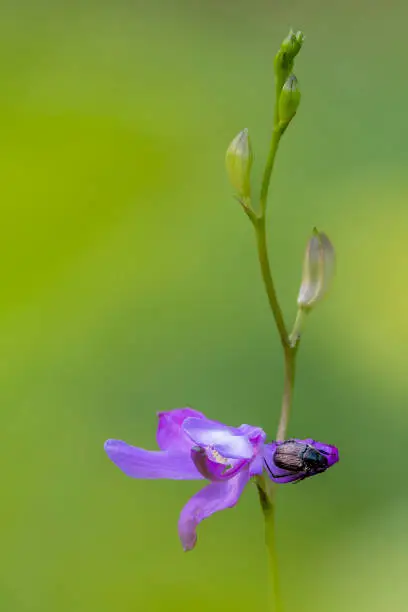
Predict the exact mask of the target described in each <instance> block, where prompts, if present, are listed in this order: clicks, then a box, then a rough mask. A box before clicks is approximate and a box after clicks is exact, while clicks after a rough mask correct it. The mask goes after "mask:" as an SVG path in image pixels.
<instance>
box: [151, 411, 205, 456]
mask: <svg viewBox="0 0 408 612" xmlns="http://www.w3.org/2000/svg"><path fill="white" fill-rule="evenodd" d="M157 416H158V418H159V425H158V428H157V436H156V437H157V444H158V445H159V448H161V450H186V451H189V450H190V449H191V446H192V444H191V440H190V438H189V437H188V436H187V435H186V434H185V432H184V430H183V429H182V425H183V422H184V421H185V419H187V418H188V417H195V418H196V419H205V416H204V415H203V414H202V413H201V412H198V411H197V410H193V409H192V408H177V409H176V410H170V411H169V412H159V413H158V415H157Z"/></svg>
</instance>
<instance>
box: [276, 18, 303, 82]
mask: <svg viewBox="0 0 408 612" xmlns="http://www.w3.org/2000/svg"><path fill="white" fill-rule="evenodd" d="M304 40H305V37H304V34H303V32H300V31H298V32H296V33H295V32H293V30H291V31H290V32H289V34H288V35H287V37H286V38H285V40H284V41H283V42H282V44H281V47H280V49H279V51H278V53H277V54H276V56H275V62H274V65H275V76H276V80H277V83H278V86H279V87H280V88H281V87H282V86H283V84H284V83H285V81H286V79H287V78H288V76H289V75H290V73H291V72H292V70H293V64H294V59H295V57H296V56H297V54H298V53H299V51H300V49H301V48H302V45H303V41H304Z"/></svg>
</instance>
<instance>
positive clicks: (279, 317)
mask: <svg viewBox="0 0 408 612" xmlns="http://www.w3.org/2000/svg"><path fill="white" fill-rule="evenodd" d="M280 89H281V86H280V85H277V89H276V108H275V121H274V129H273V132H272V140H271V146H270V150H269V155H268V159H267V161H266V165H265V170H264V174H263V179H262V186H261V195H260V214H259V216H258V215H256V213H255V212H254V211H252V209H251V214H248V216H249V218H250V219H251V221H252V224H253V226H254V228H255V233H256V241H257V247H258V258H259V263H260V267H261V273H262V279H263V282H264V285H265V289H266V294H267V296H268V301H269V305H270V307H271V310H272V313H273V317H274V319H275V323H276V327H277V329H278V332H279V337H280V341H281V344H282V347H283V352H284V357H285V375H284V388H283V398H282V410H281V416H280V421H279V426H278V432H277V436H276V439H277V440H284V439H285V437H286V432H287V427H288V422H289V417H290V412H291V406H292V395H293V386H294V382H295V359H296V353H297V346H296V347H292V346H291V344H290V339H289V336H288V332H287V329H286V325H285V321H284V318H283V314H282V309H281V307H280V304H279V302H278V298H277V295H276V290H275V285H274V282H273V278H272V273H271V266H270V263H269V256H268V247H267V241H266V207H267V200H268V192H269V184H270V181H271V176H272V171H273V167H274V164H275V158H276V153H277V151H278V147H279V143H280V139H281V137H282V135H283V133H284V131H285V130H284V129H281V128H280V127H279V115H278V100H279V94H280ZM268 485H269V486H268ZM257 486H258V493H259V499H260V502H261V506H262V511H263V514H264V519H265V541H266V547H267V550H268V557H269V567H270V572H271V579H272V586H273V593H274V612H283V604H282V599H281V594H280V582H279V570H278V558H277V553H276V536H275V491H274V487H273V486H271V485H270V484H269V480H265V478H264V477H263V476H259V477H258V482H257Z"/></svg>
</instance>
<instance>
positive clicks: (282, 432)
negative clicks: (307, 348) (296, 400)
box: [276, 346, 296, 440]
mask: <svg viewBox="0 0 408 612" xmlns="http://www.w3.org/2000/svg"><path fill="white" fill-rule="evenodd" d="M295 365H296V349H295V348H292V347H291V346H288V347H287V348H286V350H285V374H284V382H283V397H282V408H281V415H280V419H279V425H278V431H277V433H276V440H285V438H286V434H287V430H288V424H289V418H290V412H291V408H292V396H293V387H294V384H295Z"/></svg>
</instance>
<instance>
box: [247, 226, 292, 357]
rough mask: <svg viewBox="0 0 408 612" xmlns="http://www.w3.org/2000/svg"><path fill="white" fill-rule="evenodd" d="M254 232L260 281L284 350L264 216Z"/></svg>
mask: <svg viewBox="0 0 408 612" xmlns="http://www.w3.org/2000/svg"><path fill="white" fill-rule="evenodd" d="M254 227H255V232H256V242H257V246H258V258H259V263H260V266H261V273H262V279H263V282H264V285H265V289H266V294H267V296H268V301H269V305H270V307H271V310H272V313H273V316H274V319H275V323H276V327H277V328H278V332H279V336H280V340H281V343H282V346H283V348H284V350H285V351H286V347H288V346H289V340H288V332H287V330H286V325H285V321H284V319H283V314H282V309H281V307H280V305H279V302H278V298H277V297H276V290H275V285H274V282H273V279H272V274H271V266H270V263H269V257H268V247H267V244H266V224H265V215H261V216H260V217H257V218H256V220H255V222H254Z"/></svg>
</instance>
